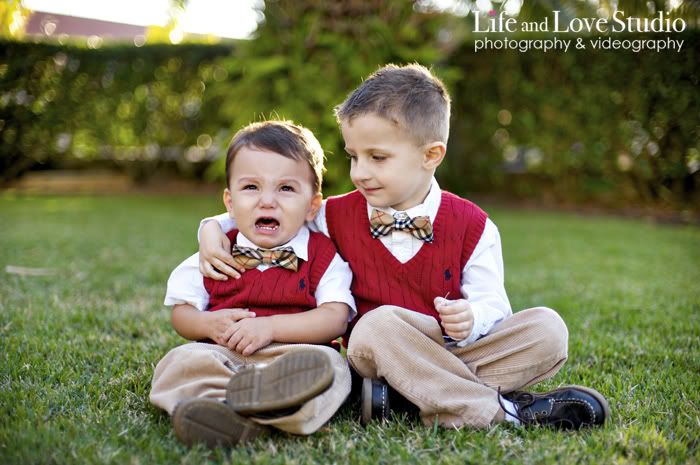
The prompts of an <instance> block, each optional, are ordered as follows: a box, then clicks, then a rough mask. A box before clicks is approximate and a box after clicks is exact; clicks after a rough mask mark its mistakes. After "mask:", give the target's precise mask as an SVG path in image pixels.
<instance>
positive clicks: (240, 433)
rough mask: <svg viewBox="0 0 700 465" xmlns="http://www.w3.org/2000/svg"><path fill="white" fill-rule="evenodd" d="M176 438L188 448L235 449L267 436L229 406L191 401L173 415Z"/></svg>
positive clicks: (178, 408) (264, 430) (210, 401)
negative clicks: (198, 445)
mask: <svg viewBox="0 0 700 465" xmlns="http://www.w3.org/2000/svg"><path fill="white" fill-rule="evenodd" d="M172 421H173V427H174V429H175V436H177V438H178V439H179V440H180V441H182V442H184V443H185V444H187V445H193V444H196V443H204V444H206V445H207V447H209V448H214V447H216V446H234V445H236V444H238V443H240V442H244V441H248V440H251V439H254V438H256V437H258V436H260V435H262V434H265V433H266V432H267V428H266V427H264V426H262V425H258V424H257V423H255V422H254V421H252V420H248V419H247V418H243V417H241V416H240V415H238V414H237V413H236V412H234V411H233V410H232V409H231V408H230V407H229V406H228V405H226V404H224V403H223V402H219V401H216V400H213V399H191V400H188V401H185V402H184V403H183V404H181V405H179V406H178V407H177V408H176V409H175V412H174V413H173V418H172Z"/></svg>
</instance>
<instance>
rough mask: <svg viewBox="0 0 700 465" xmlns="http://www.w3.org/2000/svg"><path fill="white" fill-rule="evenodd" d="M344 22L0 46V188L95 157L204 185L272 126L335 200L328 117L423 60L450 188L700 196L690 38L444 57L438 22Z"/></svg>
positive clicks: (342, 176)
mask: <svg viewBox="0 0 700 465" xmlns="http://www.w3.org/2000/svg"><path fill="white" fill-rule="evenodd" d="M290 5H294V3H293V2H290ZM329 8H330V7H329ZM348 8H349V7H348ZM336 9H337V8H336ZM346 13H347V12H343V11H340V12H338V11H335V10H332V9H329V10H322V11H316V10H314V11H313V12H307V14H305V15H304V16H303V18H304V20H303V21H301V22H296V23H293V24H292V23H291V22H290V21H286V19H285V17H284V15H282V14H279V15H278V16H273V15H271V16H269V17H268V20H267V22H266V24H265V26H264V27H263V29H262V30H261V33H260V37H258V38H257V39H255V40H252V41H249V42H240V43H237V44H236V45H217V46H210V45H194V44H189V45H180V46H144V47H141V48H135V47H104V48H102V49H98V50H87V49H82V48H75V47H61V46H57V45H49V44H31V43H9V42H5V43H0V141H2V144H1V145H0V171H1V172H2V179H3V180H4V181H8V180H10V179H12V178H14V177H17V176H19V175H21V174H22V173H23V172H25V171H26V170H29V169H36V168H37V166H42V165H43V166H51V167H53V166H66V165H71V166H80V165H85V164H90V163H107V164H110V165H116V166H122V167H124V168H125V169H129V170H130V171H131V172H132V173H133V174H134V176H135V177H138V178H147V177H148V176H150V175H151V174H152V173H154V172H157V171H159V170H162V169H166V168H167V169H175V170H177V171H178V172H180V173H182V174H185V175H189V176H206V177H210V178H216V177H220V176H221V175H222V174H223V169H222V166H221V165H222V162H221V158H220V156H221V155H222V154H223V152H224V148H225V146H226V144H227V142H228V140H229V138H230V137H231V135H232V134H233V132H234V131H235V129H236V128H238V127H239V126H241V125H242V124H245V123H247V122H250V121H253V120H257V119H260V118H264V117H269V116H280V117H286V118H291V119H294V120H296V121H298V122H300V123H302V124H304V125H306V126H308V127H309V128H311V129H312V130H313V131H315V132H316V133H317V135H318V137H319V139H320V140H321V142H322V144H323V145H324V147H325V148H326V150H327V152H328V162H327V166H328V175H327V178H326V184H325V190H326V193H328V194H331V193H336V192H340V191H343V190H346V189H348V188H350V187H351V185H350V183H349V180H348V177H347V160H346V159H345V157H344V156H343V150H342V147H343V144H342V141H341V140H340V134H339V131H338V130H337V127H336V124H335V121H334V118H333V115H332V108H333V106H334V105H335V104H337V103H339V102H340V101H341V100H342V99H343V98H344V97H345V95H346V94H347V92H349V91H350V90H352V89H353V88H354V87H355V86H356V85H357V84H358V83H359V82H360V80H361V78H362V77H364V76H366V75H367V74H368V73H369V72H371V71H372V70H373V69H375V68H376V67H377V66H379V65H381V64H383V63H387V62H392V61H394V62H409V61H418V62H420V63H423V64H426V65H433V66H434V69H435V71H436V72H437V73H438V74H439V75H440V76H442V77H443V78H444V79H445V81H446V82H447V84H448V87H450V89H451V92H452V95H453V102H454V103H453V105H454V106H453V121H452V132H451V136H450V143H449V150H448V157H447V161H446V163H445V165H446V166H443V167H442V168H441V169H440V172H439V173H440V174H439V177H440V180H441V182H442V183H443V185H444V186H445V187H447V188H449V189H451V190H454V191H456V192H460V193H464V192H467V191H482V192H493V191H497V192H508V193H514V194H517V195H522V196H527V197H531V196H543V195H544V196H550V197H555V198H557V199H564V200H574V201H578V200H595V201H603V202H609V203H616V204H619V203H620V202H639V203H659V202H662V203H664V204H667V205H671V206H673V207H676V208H685V207H687V206H688V205H692V204H693V202H696V201H698V200H700V199H698V191H699V189H698V185H699V184H700V179H699V176H700V170H698V167H700V142H699V141H700V128H699V126H700V120H699V118H698V116H699V115H700V92H698V90H697V89H698V88H699V86H698V84H699V83H700V82H699V81H700V56H699V52H698V50H700V47H699V45H700V43H699V42H700V34H698V33H697V32H689V33H686V34H683V35H682V37H681V38H682V39H683V40H685V45H684V47H683V51H682V52H681V53H676V52H661V53H655V52H640V53H632V52H620V51H617V52H600V51H594V50H585V51H575V50H569V52H567V53H553V52H549V53H546V54H545V53H541V52H535V51H531V52H528V53H520V52H517V51H515V52H509V51H494V50H490V51H482V52H479V53H474V52H473V43H472V42H471V41H470V40H465V41H464V42H463V43H462V44H461V45H460V46H459V47H457V48H455V49H453V50H451V51H450V52H448V51H446V50H445V49H443V48H440V46H439V41H438V40H436V37H438V35H439V34H440V27H441V25H444V24H445V23H444V21H445V19H444V17H440V16H439V15H416V14H412V12H411V11H409V12H407V11H406V10H402V9H398V10H392V11H389V12H383V14H384V16H383V17H377V18H375V19H374V20H367V21H363V22H355V23H353V22H352V20H351V19H352V16H348V15H347V14H346ZM287 14H289V15H292V16H293V15H294V14H296V12H294V11H291V12H287ZM285 21H286V22H285ZM319 24H322V25H325V26H324V27H318V25H319ZM326 26H327V27H326ZM331 26H332V27H331ZM269 31H274V34H273V33H271V32H269ZM676 38H677V37H676ZM358 44H363V45H362V46H361V47H360V46H358Z"/></svg>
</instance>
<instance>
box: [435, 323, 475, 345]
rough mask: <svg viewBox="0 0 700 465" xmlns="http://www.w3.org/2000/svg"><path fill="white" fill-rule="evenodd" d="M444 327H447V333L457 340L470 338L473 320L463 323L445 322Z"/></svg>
mask: <svg viewBox="0 0 700 465" xmlns="http://www.w3.org/2000/svg"><path fill="white" fill-rule="evenodd" d="M442 327H443V328H445V334H447V335H448V336H450V337H451V338H452V339H455V340H457V341H460V340H462V339H466V338H468V337H469V336H470V335H471V333H472V323H471V321H469V322H463V323H443V325H442Z"/></svg>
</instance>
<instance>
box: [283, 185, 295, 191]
mask: <svg viewBox="0 0 700 465" xmlns="http://www.w3.org/2000/svg"><path fill="white" fill-rule="evenodd" d="M280 190H281V191H282V192H294V188H293V187H292V186H287V185H284V186H282V187H280Z"/></svg>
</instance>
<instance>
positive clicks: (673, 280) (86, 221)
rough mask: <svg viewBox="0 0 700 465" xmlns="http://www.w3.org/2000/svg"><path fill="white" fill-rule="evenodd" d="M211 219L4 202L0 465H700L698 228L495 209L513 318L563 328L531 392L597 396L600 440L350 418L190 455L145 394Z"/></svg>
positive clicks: (587, 435) (215, 207)
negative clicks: (603, 405) (170, 301)
mask: <svg viewBox="0 0 700 465" xmlns="http://www.w3.org/2000/svg"><path fill="white" fill-rule="evenodd" d="M220 210H221V206H220V201H219V199H216V198H214V199H207V198H169V197H158V198H142V197H123V198H118V197H103V198H89V197H55V198H42V197H37V198H22V197H15V196H7V195H5V196H2V197H0V211H2V212H3V213H2V226H0V265H1V267H2V269H1V271H2V273H3V275H2V279H0V341H1V342H0V344H1V348H2V350H1V351H0V415H1V416H2V418H3V421H2V422H0V463H3V464H5V463H7V464H19V463H61V464H66V463H75V464H82V463H96V464H97V463H99V464H111V463H113V464H123V463H134V464H136V463H141V464H157V463H163V464H171V463H186V464H187V463H191V464H200V463H231V464H234V463H258V464H277V463H299V464H302V463H303V464H306V463H319V464H329V463H352V464H376V463H421V464H423V463H441V464H464V463H499V464H501V463H512V464H522V463H527V464H530V463H590V464H600V463H698V455H699V453H700V452H699V450H698V437H699V436H698V433H697V432H698V430H700V416H699V414H698V411H699V408H698V407H700V342H699V341H700V267H698V263H700V230H698V229H697V228H693V227H689V226H659V225H653V224H647V223H644V222H640V221H632V220H623V219H613V218H602V217H594V216H583V217H582V216H576V215H571V214H553V213H533V212H518V211H514V210H505V209H493V210H489V213H490V215H491V217H492V218H493V219H494V221H495V222H496V224H497V225H498V226H499V229H500V232H501V237H502V240H503V246H504V259H505V266H506V287H507V289H508V292H509V296H510V299H511V303H512V305H513V308H514V310H518V309H522V308H526V307H531V306H539V305H544V306H548V307H552V308H554V309H556V310H557V311H559V312H560V314H561V315H562V317H563V318H564V319H565V321H566V322H567V324H568V326H569V334H570V336H569V343H570V350H569V355H570V358H569V361H568V362H567V364H566V365H565V366H564V368H563V369H562V371H561V372H560V373H559V374H558V375H557V376H556V377H555V378H554V379H552V380H550V381H548V382H546V383H544V384H542V385H541V386H538V388H537V389H546V388H549V387H553V386H557V385H559V384H569V383H577V384H586V385H591V386H594V387H596V388H597V389H599V390H600V391H601V392H603V393H604V394H606V395H607V396H608V397H609V399H610V404H611V407H612V409H613V418H612V421H611V422H610V424H608V425H607V426H606V427H605V428H602V429H600V430H596V431H589V432H584V433H574V434H564V433H557V432H554V431H547V430H538V429H519V428H514V427H510V426H496V427H493V428H491V429H489V430H485V431H474V430H469V429H463V430H459V431H455V430H443V429H435V428H432V427H425V426H422V425H419V424H417V423H416V422H415V421H414V420H412V419H408V418H405V417H402V418H399V419H395V420H394V421H391V422H388V423H385V424H373V425H370V426H369V427H368V428H366V429H364V428H362V427H361V426H360V425H359V421H358V417H359V413H358V411H357V405H350V406H346V407H344V408H343V409H341V411H340V412H339V414H338V416H337V417H336V418H334V419H333V420H332V422H331V423H330V424H329V425H327V426H325V427H324V428H322V429H321V431H319V432H318V433H317V434H315V435H313V436H310V437H291V436H285V435H282V434H275V435H273V436H271V437H269V438H264V439H259V440H257V441H255V442H252V443H249V444H245V445H243V446H241V447H239V448H237V449H234V450H231V451H225V450H218V451H214V452H209V451H207V450H205V449H204V448H202V447H196V448H192V449H188V448H186V447H184V446H183V445H181V444H179V443H178V442H177V441H176V439H175V438H174V436H173V434H172V431H171V428H170V422H169V419H168V418H167V416H166V415H164V414H163V413H162V412H160V411H159V410H157V409H156V408H154V407H152V406H151V405H150V404H149V402H148V399H147V395H148V391H149V388H150V379H151V375H152V372H153V367H154V365H155V363H157V361H158V360H159V358H160V357H161V356H162V355H164V354H165V352H166V351H167V350H168V349H170V348H171V347H173V346H175V345H177V344H180V343H181V342H183V341H182V339H180V338H179V337H178V336H177V335H176V334H175V333H174V331H173V330H172V329H171V328H170V325H169V310H168V309H167V308H165V307H163V306H162V305H161V303H162V298H163V294H164V291H165V282H166V280H167V277H168V275H169V273H170V271H171V270H172V268H173V267H174V266H175V265H177V263H179V262H180V261H181V260H182V259H183V258H185V257H186V256H188V255H189V254H191V253H193V252H194V251H196V248H197V243H196V237H195V232H196V226H197V223H198V221H199V219H200V218H202V217H203V216H207V215H209V214H212V213H216V212H219V211H220ZM7 265H16V266H30V267H49V268H52V269H54V270H55V271H56V272H55V274H54V275H51V276H37V277H35V276H17V275H12V274H7V273H5V271H4V270H5V267H6V266H7Z"/></svg>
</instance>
